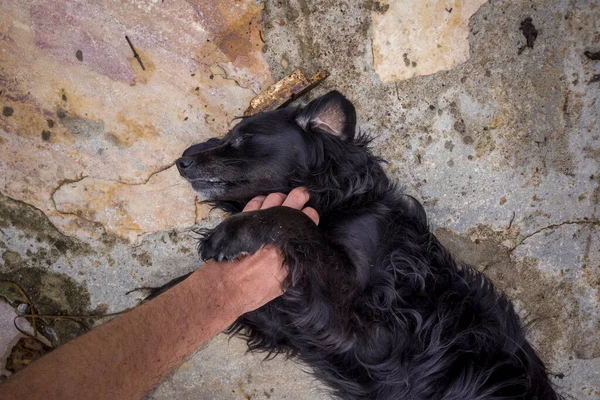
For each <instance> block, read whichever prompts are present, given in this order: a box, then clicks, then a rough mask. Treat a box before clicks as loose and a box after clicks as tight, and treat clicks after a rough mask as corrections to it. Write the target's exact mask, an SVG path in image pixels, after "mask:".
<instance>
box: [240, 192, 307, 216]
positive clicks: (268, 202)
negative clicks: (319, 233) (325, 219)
mask: <svg viewBox="0 0 600 400" xmlns="http://www.w3.org/2000/svg"><path fill="white" fill-rule="evenodd" d="M309 199H310V195H309V194H308V192H307V191H306V189H305V188H302V187H299V188H296V189H294V190H292V191H291V192H290V193H289V194H288V195H285V194H283V193H271V194H270V195H268V196H266V197H265V196H256V197H255V198H253V199H252V200H250V201H249V202H248V204H246V207H244V209H243V210H242V212H246V211H256V210H265V209H267V208H271V207H276V206H284V207H290V208H295V209H296V210H302V212H303V213H304V214H306V215H308V217H309V218H310V219H312V220H313V222H314V223H315V224H317V225H319V214H318V213H317V211H316V210H315V209H314V208H312V207H304V205H305V204H306V203H308V200H309Z"/></svg>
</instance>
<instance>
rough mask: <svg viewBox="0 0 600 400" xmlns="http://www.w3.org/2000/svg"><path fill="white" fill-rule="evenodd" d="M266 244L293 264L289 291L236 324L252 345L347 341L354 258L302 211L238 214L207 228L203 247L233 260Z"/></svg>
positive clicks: (271, 347)
mask: <svg viewBox="0 0 600 400" xmlns="http://www.w3.org/2000/svg"><path fill="white" fill-rule="evenodd" d="M264 245H274V246H276V247H277V248H279V249H280V250H281V252H282V253H283V256H284V262H285V266H286V267H287V268H288V269H289V274H288V278H287V280H286V282H284V287H285V289H286V290H285V293H284V294H283V296H282V297H281V298H280V299H278V302H276V304H275V303H273V302H272V303H269V304H267V305H266V306H264V307H263V308H260V309H258V310H256V311H254V312H252V313H248V314H246V315H245V316H243V317H242V318H240V320H238V322H237V324H236V325H237V326H234V327H233V330H234V331H236V332H239V331H241V330H242V329H240V327H241V328H245V329H247V331H248V339H249V344H250V345H251V348H254V349H257V350H263V351H272V352H280V351H282V350H281V349H282V347H283V348H290V349H292V351H296V350H299V347H302V346H310V345H318V346H320V347H322V346H323V345H326V346H329V347H330V348H331V349H335V348H339V347H344V346H346V345H348V342H347V341H345V340H344V336H345V334H346V332H345V329H344V327H347V326H348V325H347V324H348V321H346V319H347V318H350V315H351V313H350V312H348V310H349V309H350V308H351V302H352V301H353V299H354V296H353V292H355V291H356V290H357V289H358V283H357V279H356V273H355V271H354V267H353V264H352V263H351V262H350V260H349V259H348V256H347V254H346V252H345V251H344V250H343V249H341V248H338V247H336V246H334V245H333V244H331V243H330V242H329V241H328V240H327V238H326V237H325V235H324V234H323V233H322V232H321V231H320V230H319V228H318V227H317V226H316V225H315V224H314V222H313V221H311V219H310V218H309V217H307V216H306V215H305V214H304V213H302V212H301V211H298V210H295V209H292V208H288V207H273V208H269V209H266V210H258V211H252V212H245V213H240V214H236V215H234V216H232V217H229V218H228V219H227V220H225V221H223V222H222V223H221V224H220V225H218V226H217V227H216V228H214V229H212V230H210V231H208V232H207V233H206V234H205V237H204V239H203V240H202V243H201V246H200V247H201V250H200V252H201V255H202V258H203V259H205V260H207V259H211V258H212V259H215V260H232V259H234V258H236V257H238V256H240V255H243V254H252V253H254V252H256V251H257V250H258V249H259V248H261V247H262V246H264ZM263 314H264V315H263ZM263 317H266V318H270V319H271V320H273V322H274V323H276V324H281V329H269V328H268V327H263V326H262V325H263V324H261V323H260V321H261V320H263V319H264V318H263ZM290 321H293V323H292V324H290ZM271 325H273V324H271ZM348 340H351V339H350V338H348ZM253 344H254V345H253ZM285 351H287V350H285Z"/></svg>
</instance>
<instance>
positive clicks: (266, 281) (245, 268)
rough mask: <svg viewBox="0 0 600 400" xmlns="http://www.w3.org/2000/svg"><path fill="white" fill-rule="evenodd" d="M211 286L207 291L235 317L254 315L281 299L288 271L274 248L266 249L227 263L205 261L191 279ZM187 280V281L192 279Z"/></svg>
mask: <svg viewBox="0 0 600 400" xmlns="http://www.w3.org/2000/svg"><path fill="white" fill-rule="evenodd" d="M200 274H202V275H204V276H203V277H202V278H200V280H203V281H205V282H206V281H208V282H211V284H210V285H209V287H211V288H214V292H215V293H217V295H218V296H219V297H220V298H222V299H223V303H224V304H227V307H228V308H229V309H231V310H232V311H234V312H237V313H238V315H241V314H244V313H247V312H250V311H253V310H255V309H257V308H259V307H261V306H262V305H264V304H266V303H268V302H269V301H271V300H273V299H274V298H276V297H278V296H280V295H281V294H282V293H283V291H282V282H283V281H284V279H285V277H286V275H287V270H286V269H285V267H284V266H283V257H282V255H281V253H280V252H279V250H277V249H275V248H274V247H265V248H261V249H260V250H258V251H257V252H256V253H254V254H252V255H249V256H246V257H244V258H242V259H238V260H233V261H230V262H220V263H217V262H214V261H212V260H211V261H208V262H207V263H206V264H205V265H203V266H202V267H200V268H199V270H198V271H196V272H195V273H194V274H192V276H194V275H200ZM192 276H190V277H192Z"/></svg>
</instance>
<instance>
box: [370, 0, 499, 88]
mask: <svg viewBox="0 0 600 400" xmlns="http://www.w3.org/2000/svg"><path fill="white" fill-rule="evenodd" d="M486 2H487V0H452V1H447V0H422V1H412V0H396V1H390V2H389V4H388V3H385V2H378V3H376V5H375V6H374V8H373V11H372V23H373V33H372V35H373V41H372V46H373V66H374V68H375V71H376V72H377V75H378V76H379V79H381V81H382V82H393V81H403V80H406V79H410V78H412V77H415V76H422V75H431V74H434V73H436V72H439V71H445V70H449V69H452V68H454V67H456V66H457V65H458V64H460V63H463V62H465V61H467V59H468V58H469V41H468V40H467V36H468V34H469V18H471V16H472V15H473V14H475V12H476V11H477V10H478V9H479V7H480V6H481V5H482V4H484V3H486Z"/></svg>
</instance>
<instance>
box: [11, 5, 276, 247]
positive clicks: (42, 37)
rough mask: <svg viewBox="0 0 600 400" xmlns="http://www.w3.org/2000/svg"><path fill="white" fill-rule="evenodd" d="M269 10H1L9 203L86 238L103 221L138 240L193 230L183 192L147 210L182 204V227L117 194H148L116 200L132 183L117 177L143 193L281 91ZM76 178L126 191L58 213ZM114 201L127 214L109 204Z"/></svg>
mask: <svg viewBox="0 0 600 400" xmlns="http://www.w3.org/2000/svg"><path fill="white" fill-rule="evenodd" d="M261 10H262V5H257V4H256V3H255V2H253V1H250V0H244V1H233V0H231V1H225V2H220V1H217V0H211V1H207V2H192V1H187V2H186V1H176V2H172V1H170V2H164V3H156V2H153V3H148V4H146V5H144V6H143V7H142V8H138V6H137V5H136V4H133V3H124V4H122V5H121V6H119V7H114V6H113V5H112V4H111V3H98V2H69V1H65V2H58V3H57V2H45V1H39V0H38V1H33V2H27V3H14V4H13V3H11V4H8V3H2V4H0V26H3V27H6V29H3V31H2V35H3V39H4V40H2V41H0V65H2V69H1V70H0V93H2V94H1V101H0V107H1V108H2V113H3V117H2V118H0V143H1V144H2V146H0V160H2V162H1V163H0V168H1V171H2V173H1V174H0V191H1V192H2V194H4V195H6V196H8V197H10V198H13V199H15V200H20V201H24V202H26V203H28V204H31V205H33V206H34V207H36V208H38V209H40V210H41V211H42V212H44V213H45V214H46V215H47V216H48V217H49V218H50V220H51V221H52V223H53V224H54V225H56V226H57V227H58V229H60V230H61V231H62V232H63V233H66V234H69V235H73V236H77V237H79V238H82V239H85V238H86V237H88V236H89V235H90V234H93V233H94V232H97V231H98V225H97V223H99V224H103V223H107V224H109V227H105V228H106V229H107V230H109V231H111V232H116V233H117V234H119V235H122V236H123V237H126V238H130V239H131V236H132V233H131V232H135V235H143V234H146V233H150V232H155V231H156V230H157V229H161V227H166V226H168V227H184V226H189V225H190V224H193V223H194V221H195V218H194V215H195V204H194V199H193V197H190V195H187V196H185V197H184V198H183V199H185V201H184V200H182V198H179V197H175V196H178V195H179V191H176V190H172V191H166V192H165V193H163V194H161V195H160V199H161V200H162V201H163V207H164V210H162V211H161V212H159V210H158V209H156V208H152V207H154V206H155V207H158V201H157V202H153V203H152V204H153V206H152V207H150V206H149V207H150V208H152V210H153V212H155V218H158V217H159V216H160V215H164V216H169V217H171V216H172V215H171V214H172V211H170V209H171V207H172V206H173V205H174V204H177V205H178V206H181V207H182V209H180V210H179V212H180V215H179V217H177V218H173V219H171V220H170V221H162V222H159V221H158V220H156V219H149V220H148V221H140V220H139V216H140V214H139V213H136V211H135V210H136V209H139V210H142V209H147V208H145V207H139V208H136V207H137V206H135V204H136V203H135V202H136V201H138V202H140V204H141V205H143V204H142V203H143V202H144V201H145V199H144V198H143V197H142V198H140V199H137V200H136V199H133V198H131V197H127V196H125V195H124V194H122V193H129V194H131V195H132V196H133V195H134V194H135V193H137V194H139V195H142V196H143V193H144V192H143V191H142V190H141V188H137V189H136V190H137V191H135V190H131V191H125V190H121V189H123V188H126V187H124V186H123V187H120V186H118V185H117V186H115V185H116V184H115V183H114V181H120V182H123V183H127V184H139V183H143V182H145V181H146V180H147V179H148V178H149V177H150V176H152V174H154V173H156V172H157V171H160V170H162V169H164V168H165V167H166V166H169V165H172V163H173V161H174V160H175V159H176V158H177V157H178V156H179V155H180V154H181V153H182V151H183V150H184V149H186V148H187V147H188V146H190V145H191V144H194V143H197V142H199V141H202V140H205V139H207V138H209V137H214V136H220V135H222V134H224V133H225V132H226V131H227V129H228V127H229V125H230V123H231V121H232V120H233V119H234V118H235V117H237V116H240V115H242V113H243V110H244V109H245V108H246V107H247V106H248V102H249V101H250V99H251V98H252V97H254V95H255V93H256V92H258V91H260V90H261V89H262V88H264V87H267V86H268V85H270V84H271V83H272V80H271V76H270V72H269V67H268V65H267V64H266V62H265V61H264V56H263V53H262V45H263V43H262V41H261V39H260V33H259V31H260V30H261V29H262V28H261V24H260V18H261ZM89 15H94V16H95V17H94V18H88V16H89ZM174 26H176V27H177V29H175V30H174V29H173V27H174ZM57 27H60V29H58V28H57ZM125 34H127V35H128V36H129V37H130V38H131V40H132V42H133V44H134V45H135V47H136V51H137V52H138V53H139V54H140V57H141V58H142V61H143V62H144V65H145V66H146V71H143V70H142V69H141V67H140V66H139V63H138V62H137V60H136V59H135V58H134V57H133V54H132V52H131V49H130V48H129V46H128V44H127V42H126V40H125V37H124V36H125ZM24 65H27V68H23V66H24ZM215 70H217V71H218V74H216V75H215V74H214V71H215ZM56 71H60V73H58V74H57V73H56ZM196 88H198V90H195V89H196ZM8 117H9V118H8ZM81 176H89V177H90V179H92V178H93V179H95V181H94V182H97V184H98V185H99V187H104V188H105V187H113V188H116V187H118V188H119V190H116V193H119V196H117V197H110V196H107V195H104V196H100V197H99V198H100V199H102V200H103V201H104V203H103V202H101V201H96V202H95V201H90V202H84V201H83V199H85V197H81V196H83V194H81V195H80V197H79V198H78V199H71V200H70V202H69V203H67V202H65V203H61V204H60V205H61V206H62V207H65V209H68V210H75V211H73V213H67V214H65V213H64V212H59V211H57V210H56V209H54V204H53V203H52V198H51V197H52V193H53V191H54V190H55V189H56V188H57V187H58V186H60V184H61V182H64V181H72V180H76V179H78V177H81ZM175 179H176V180H174V181H173V182H179V180H178V178H175ZM87 182H91V180H89V181H87ZM85 183H86V182H82V183H81V185H83V186H86V185H85ZM68 187H70V186H68ZM86 187H87V186H86ZM182 188H183V185H182ZM187 189H188V191H189V188H187ZM66 190H67V187H64V188H62V190H61V193H59V195H62V194H63V193H66ZM182 192H183V189H182ZM122 196H125V197H126V198H125V199H121V197H122ZM169 196H172V197H169ZM61 199H62V198H61ZM111 199H114V200H115V201H116V200H118V199H121V200H120V201H123V202H124V203H123V204H124V205H123V204H109V203H106V201H112V200H111ZM76 205H77V206H76ZM84 207H90V208H89V209H82V208H84ZM94 207H100V208H99V209H94ZM108 209H112V210H113V214H111V213H110V212H108V211H107V210H108ZM114 210H117V211H114ZM129 212H131V213H132V214H131V215H129V214H128V213H129ZM80 215H81V216H98V218H97V219H94V218H90V219H89V220H86V219H85V218H81V217H80ZM109 215H110V216H109ZM117 216H119V218H122V219H123V220H122V221H116V220H115V218H117ZM183 216H186V218H189V219H186V220H184V217H183ZM132 221H133V222H132ZM100 231H102V229H100Z"/></svg>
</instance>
